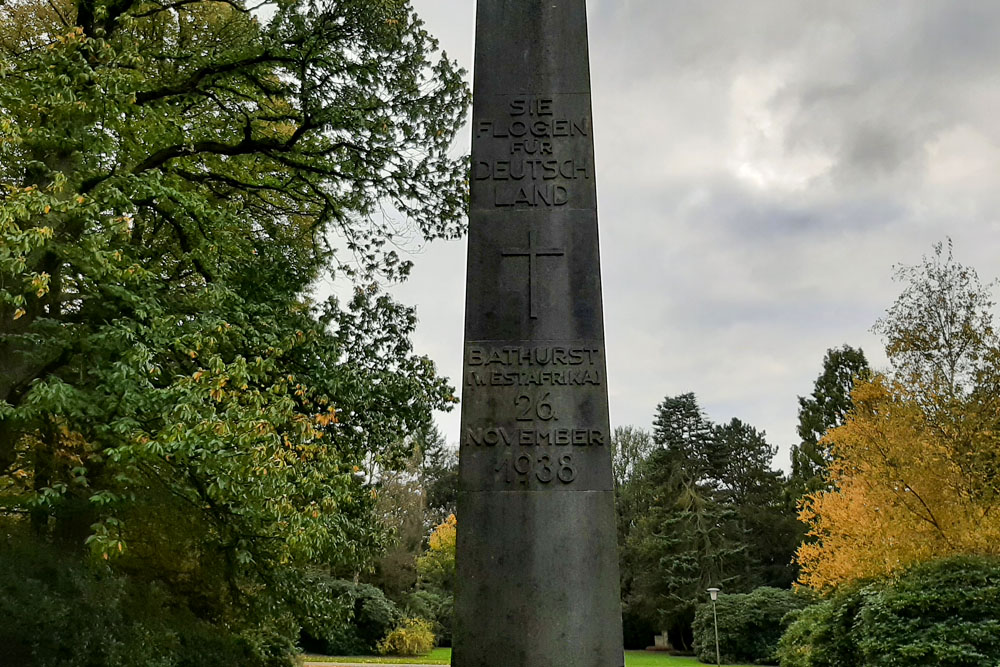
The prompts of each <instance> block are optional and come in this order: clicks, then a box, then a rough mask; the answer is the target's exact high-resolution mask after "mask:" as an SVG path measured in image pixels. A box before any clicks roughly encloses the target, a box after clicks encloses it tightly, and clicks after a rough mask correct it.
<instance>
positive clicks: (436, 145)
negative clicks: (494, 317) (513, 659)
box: [0, 0, 468, 664]
mask: <svg viewBox="0 0 1000 667" xmlns="http://www.w3.org/2000/svg"><path fill="white" fill-rule="evenodd" d="M270 9H271V10H273V13H272V14H271V18H269V19H262V18H260V16H262V15H263V14H260V13H255V12H252V11H250V9H249V8H248V7H247V6H246V5H244V4H243V3H242V1H241V0H235V1H233V2H209V1H207V0H194V1H191V0H182V1H178V2H146V1H140V0H53V1H52V2H48V1H47V2H40V1H37V0H14V1H13V2H9V3H7V4H5V5H3V6H0V118H2V120H0V494H2V495H0V512H2V514H0V520H2V521H3V522H4V523H6V524H8V525H9V526H12V528H10V529H9V530H8V532H10V533H13V532H17V531H19V530H20V529H21V528H22V527H23V525H24V524H25V523H30V526H31V528H32V529H33V532H34V534H35V535H36V536H37V538H38V539H41V540H48V541H53V542H57V543H60V544H64V545H66V546H67V548H69V549H73V548H78V547H79V546H80V545H82V544H83V543H84V542H86V543H87V544H88V545H89V548H90V550H91V552H92V553H93V554H94V555H95V556H96V557H97V558H98V559H101V560H105V559H106V560H108V561H109V562H110V563H111V564H112V565H113V566H114V567H115V568H117V569H118V570H119V571H121V572H128V573H130V574H131V575H132V576H133V577H134V578H135V579H138V580H149V581H151V582H152V581H154V580H155V581H156V582H157V585H161V586H163V587H164V588H165V589H166V590H167V591H169V594H170V595H171V596H173V597H174V598H175V599H177V600H181V601H184V602H183V604H188V603H190V604H192V605H193V609H194V610H195V611H196V613H197V614H198V616H199V617H200V618H204V619H211V620H212V621H213V622H215V623H217V624H220V625H219V627H222V626H225V627H226V628H229V629H230V630H233V629H236V631H238V632H244V633H246V636H247V637H253V641H252V644H253V645H255V646H258V647H259V650H258V651H257V655H258V656H259V657H260V659H261V660H264V659H265V658H264V657H262V656H265V655H267V654H273V655H287V653H282V651H285V650H286V649H287V648H288V646H289V644H288V641H289V637H290V636H291V634H294V628H292V629H289V628H291V627H292V626H290V625H289V624H288V623H286V622H285V621H279V619H280V618H284V616H282V615H283V614H289V613H292V609H293V607H292V606H289V604H287V602H288V601H289V600H291V599H299V600H301V598H302V597H308V596H310V595H313V594H312V593H311V592H310V589H309V587H308V586H305V585H303V581H304V578H303V577H302V576H300V575H299V574H298V573H301V572H302V571H303V568H306V567H307V566H312V565H314V564H317V563H321V564H323V566H324V567H325V568H327V569H328V570H329V571H330V572H332V573H335V574H336V573H339V574H343V575H355V574H357V572H358V571H359V570H361V569H364V568H366V567H367V566H368V564H370V563H371V561H372V560H373V558H374V557H375V555H376V554H377V552H378V549H379V545H380V542H381V531H380V529H379V528H378V526H377V525H376V524H375V522H374V517H375V512H374V511H373V505H374V499H373V489H371V488H370V487H369V486H368V485H366V484H365V483H363V482H361V481H359V480H358V478H357V475H356V473H357V471H358V470H359V469H360V468H362V467H368V468H371V467H373V465H384V466H391V465H394V464H393V462H394V461H398V460H399V459H400V458H401V457H402V458H405V454H402V455H401V454H399V453H398V450H399V449H400V448H401V447H403V448H404V449H405V445H404V444H403V443H405V440H404V439H403V438H402V437H401V436H402V434H405V433H409V432H413V431H414V430H416V429H418V428H420V427H421V426H423V425H424V424H426V423H427V420H428V415H429V412H430V410H431V409H433V408H443V407H447V406H448V405H449V404H450V403H451V402H453V400H454V399H453V397H452V392H451V389H450V388H449V387H448V386H447V384H446V383H445V382H444V381H442V380H441V379H440V378H438V377H437V376H436V374H435V370H434V367H433V364H432V363H431V362H430V361H429V360H427V359H425V358H421V357H418V356H416V355H414V354H413V352H412V349H411V347H410V343H409V339H408V338H409V335H410V333H411V332H412V330H413V326H414V322H415V317H414V314H413V312H412V311H411V310H410V309H407V308H404V307H402V306H400V305H398V304H395V303H393V302H392V301H391V300H390V299H389V298H388V297H386V296H385V295H384V294H381V293H380V292H379V290H378V289H377V288H376V287H374V284H375V283H374V281H375V279H376V278H377V277H379V276H381V277H383V278H387V279H399V278H403V277H405V275H406V273H407V271H408V270H409V263H408V262H406V261H403V260H402V259H401V258H400V256H399V255H398V253H397V251H396V250H395V248H396V247H397V246H398V245H399V244H402V243H405V242H406V241H407V239H409V238H423V239H432V238H437V237H452V236H455V235H457V234H459V233H460V232H461V230H462V222H461V221H462V210H463V207H464V203H465V185H464V183H463V180H464V178H465V165H464V161H462V160H455V159H452V158H450V157H449V156H448V155H447V148H448V145H449V143H450V141H451V139H452V137H453V136H454V133H455V131H456V130H457V128H458V127H459V126H460V124H461V122H462V119H463V116H464V111H465V107H466V104H467V101H468V93H467V90H466V89H465V87H464V85H463V83H462V81H461V72H460V71H459V70H457V69H456V67H455V66H454V64H453V63H452V62H451V61H449V60H448V59H447V58H445V57H438V56H436V55H435V48H436V44H435V42H434V40H433V39H432V38H431V37H430V36H429V35H428V34H427V33H426V32H425V31H424V30H423V27H422V25H421V23H420V21H419V19H418V18H417V17H416V16H415V15H414V14H413V11H412V8H411V7H410V5H409V3H408V2H406V1H404V0H377V1H372V0H340V1H333V0H326V1H320V2H310V1H307V0H302V1H299V0H290V1H289V2H281V3H276V4H274V5H272V6H271V7H270ZM330 276H335V277H336V279H337V280H340V281H347V282H348V283H349V284H351V285H353V296H349V297H348V298H347V299H346V300H344V301H338V300H335V299H330V300H328V301H326V302H323V303H313V302H312V301H310V299H309V298H308V296H307V295H308V291H309V289H310V288H311V286H312V285H313V284H314V283H315V282H316V281H317V280H319V279H321V278H324V277H330ZM343 292H346V293H350V292H351V290H350V289H346V290H343ZM15 529H17V530H15ZM283 642H284V643H283ZM271 645H273V646H275V647H277V648H274V649H273V650H272V649H271V648H268V646H271ZM282 646H284V647H285V648H284V649H283V648H281V647H282ZM269 652H270V653H269ZM247 664H250V663H247Z"/></svg>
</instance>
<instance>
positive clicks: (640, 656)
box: [306, 648, 750, 667]
mask: <svg viewBox="0 0 1000 667" xmlns="http://www.w3.org/2000/svg"><path fill="white" fill-rule="evenodd" d="M306 660H310V661H315V662H357V663H369V664H371V663H375V664H377V663H380V662H383V663H384V662H388V663H400V662H402V663H408V664H417V665H447V664H449V663H450V662H451V649H450V648H436V649H434V650H433V651H431V652H430V654H428V655H424V656H420V657H419V658H393V657H382V656H377V657H373V656H339V657H327V656H318V655H307V656H306ZM702 664H704V663H701V662H698V661H697V660H695V659H694V658H679V657H675V656H672V655H667V654H666V653H655V652H652V651H625V667H696V666H697V665H702ZM731 667H750V666H749V665H733V666H731Z"/></svg>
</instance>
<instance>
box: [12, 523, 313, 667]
mask: <svg viewBox="0 0 1000 667" xmlns="http://www.w3.org/2000/svg"><path fill="white" fill-rule="evenodd" d="M258 630H259V632H257V633H256V634H247V635H241V634H239V633H238V632H233V631H231V630H229V629H228V628H227V627H226V626H225V625H224V624H223V623H221V622H219V623H208V622H206V621H204V620H201V619H199V618H198V617H197V616H196V615H195V614H194V613H193V612H192V611H191V610H190V609H189V608H188V607H187V606H186V605H185V604H183V602H182V601H181V600H179V599H178V598H176V597H172V596H171V595H170V594H169V592H168V591H167V590H166V588H165V587H164V586H162V585H160V584H157V583H155V582H147V581H142V580H138V579H135V578H131V577H128V576H125V575H123V574H120V573H115V572H113V571H112V570H111V569H110V568H109V567H107V566H106V565H103V564H102V565H96V564H94V565H88V564H86V563H84V562H83V561H82V560H81V559H79V558H78V556H77V555H76V554H73V553H63V552H60V551H59V550H57V549H55V548H53V547H51V546H50V545H46V544H44V543H35V542H33V541H30V540H23V541H19V542H18V543H16V544H14V543H12V542H4V543H0V664H3V665H30V666H31V667H56V666H58V667H92V666H93V665H101V666H102V667H231V666H232V665H241V666H247V667H250V666H254V667H265V666H271V665H291V664H292V663H293V658H294V646H292V644H291V642H289V641H288V640H287V637H280V636H272V635H269V634H268V633H267V632H266V630H264V629H258ZM272 640H274V641H272Z"/></svg>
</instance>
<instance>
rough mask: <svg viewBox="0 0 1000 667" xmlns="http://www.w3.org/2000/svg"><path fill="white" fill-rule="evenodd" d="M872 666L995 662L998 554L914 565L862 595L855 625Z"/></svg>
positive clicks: (998, 658) (983, 666)
mask: <svg viewBox="0 0 1000 667" xmlns="http://www.w3.org/2000/svg"><path fill="white" fill-rule="evenodd" d="M857 630H858V646H859V647H860V649H861V654H862V657H863V659H864V664H866V665H871V666H872V667H890V666H891V667H923V666H924V665H936V666H938V667H996V665H998V664H1000V558H981V557H971V556H965V557H956V558H948V559H944V560H938V561H933V562H930V563H925V564H922V565H918V566H916V567H914V568H912V569H910V570H909V571H907V572H906V573H905V574H904V575H903V576H901V577H900V578H899V580H897V581H895V582H893V583H891V584H889V585H887V586H885V587H884V588H883V589H882V590H881V591H880V592H879V594H878V595H874V596H872V597H870V598H869V599H867V600H866V602H865V605H864V607H863V608H862V609H861V615H860V619H859V623H858V626H857Z"/></svg>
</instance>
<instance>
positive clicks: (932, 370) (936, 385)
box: [798, 244, 1000, 590]
mask: <svg viewBox="0 0 1000 667" xmlns="http://www.w3.org/2000/svg"><path fill="white" fill-rule="evenodd" d="M898 275H899V277H901V278H903V279H905V280H907V281H908V282H909V286H908V287H907V289H906V290H905V291H904V292H903V294H902V295H901V296H900V298H899V299H898V300H897V301H896V303H895V305H894V306H893V308H891V309H890V310H889V312H888V316H887V317H886V318H885V319H884V320H881V321H880V322H879V324H878V325H876V331H879V332H880V333H882V334H883V335H884V336H885V338H886V353H887V356H888V357H889V361H890V363H891V364H892V369H891V370H890V371H889V373H888V374H880V375H875V376H874V377H872V378H871V379H869V380H867V381H858V382H856V384H855V387H854V390H853V391H852V393H851V398H852V401H853V408H852V410H851V411H850V412H849V413H848V416H847V419H846V421H845V423H844V425H842V426H840V427H838V428H835V429H832V430H830V431H829V432H828V433H827V434H826V436H825V437H824V438H823V440H822V442H823V444H824V445H826V446H829V447H830V450H831V452H832V454H833V461H832V462H831V463H830V465H829V470H828V473H829V480H830V486H829V488H828V490H826V491H819V492H816V493H812V494H809V495H807V496H805V498H804V499H803V501H802V503H801V505H800V514H799V518H800V519H801V520H802V521H804V522H806V523H807V524H809V526H810V532H809V534H810V536H811V537H812V539H811V540H808V541H807V542H806V543H805V544H803V545H802V546H801V547H800V548H799V551H798V561H799V564H800V566H801V574H800V581H801V583H803V584H806V585H808V586H810V587H812V588H815V589H819V590H824V589H831V588H834V587H836V586H837V585H839V584H841V583H845V582H849V581H853V580H857V579H864V578H868V577H873V576H879V575H885V574H891V573H893V572H896V571H898V570H900V569H902V568H904V567H907V566H909V565H911V564H914V563H917V562H921V561H926V560H930V559H934V558H940V557H944V556H951V555H957V554H981V555H1000V341H998V338H997V336H996V333H995V332H994V330H993V326H992V317H991V308H992V306H993V301H992V299H991V297H990V295H989V291H988V289H986V288H984V287H982V286H981V285H980V283H979V281H978V278H977V277H976V274H975V271H973V270H972V269H969V268H967V267H964V266H962V265H961V264H958V263H957V262H955V261H954V260H953V258H952V256H951V246H950V244H949V246H948V247H947V253H945V247H944V246H943V245H942V244H938V245H937V246H936V247H935V256H934V257H931V258H925V259H924V262H923V264H922V265H920V266H917V267H902V268H901V269H899V270H898Z"/></svg>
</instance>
